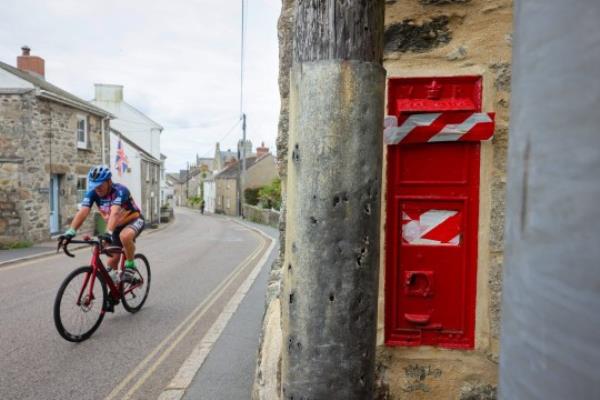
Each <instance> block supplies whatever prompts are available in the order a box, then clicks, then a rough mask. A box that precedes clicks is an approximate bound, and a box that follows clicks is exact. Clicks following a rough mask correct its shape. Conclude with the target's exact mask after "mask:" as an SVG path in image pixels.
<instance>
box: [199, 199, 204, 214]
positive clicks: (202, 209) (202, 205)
mask: <svg viewBox="0 0 600 400" xmlns="http://www.w3.org/2000/svg"><path fill="white" fill-rule="evenodd" d="M200 214H204V200H201V201H200Z"/></svg>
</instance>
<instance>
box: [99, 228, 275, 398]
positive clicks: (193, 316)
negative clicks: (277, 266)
mask: <svg viewBox="0 0 600 400" xmlns="http://www.w3.org/2000/svg"><path fill="white" fill-rule="evenodd" d="M261 239H262V237H261ZM263 244H264V241H263V243H261V244H260V245H259V246H258V247H257V248H256V250H255V251H254V252H252V254H250V255H249V256H248V257H246V259H244V261H242V262H241V263H240V264H239V265H238V266H237V267H236V268H235V269H234V270H233V271H232V272H231V273H230V274H229V276H228V277H227V278H226V279H224V280H223V281H222V282H221V283H220V284H219V285H218V286H217V287H216V288H215V289H214V290H213V291H212V292H211V293H210V294H209V295H208V297H207V298H206V299H205V300H204V301H203V302H202V303H200V304H199V305H198V307H196V308H195V309H194V310H193V311H192V312H191V313H190V314H189V315H188V317H187V318H186V319H185V320H184V321H183V322H182V323H181V324H179V325H178V326H177V327H176V328H175V329H174V330H173V331H172V332H171V333H170V334H169V335H168V336H167V337H166V338H165V339H164V340H163V341H162V342H161V343H160V344H159V345H158V346H156V347H155V348H154V350H153V351H152V352H151V353H150V354H149V355H148V356H147V357H146V358H145V359H144V360H142V362H140V363H139V364H138V366H137V367H136V368H135V369H134V370H133V371H131V372H130V373H129V374H128V375H127V376H126V377H125V378H124V379H123V380H122V381H121V383H120V384H119V385H117V386H116V387H115V388H114V389H113V391H112V392H110V393H109V395H108V396H107V397H106V398H105V400H111V399H115V398H117V397H116V396H117V395H118V394H119V393H120V392H121V391H123V390H124V388H125V387H126V386H127V385H128V384H130V383H131V381H133V379H134V378H135V377H136V376H137V375H138V374H139V373H140V372H141V371H142V370H143V369H144V368H145V367H146V365H147V364H148V363H149V362H150V361H151V360H152V359H153V358H154V357H155V356H156V355H157V354H158V353H159V352H160V350H161V349H162V348H163V347H164V346H165V345H166V344H167V343H169V342H171V340H173V338H174V337H175V336H176V335H177V334H178V333H179V331H182V332H181V333H180V334H179V336H178V337H177V338H176V339H175V340H174V341H173V342H172V343H171V345H170V346H169V347H168V348H167V349H166V350H165V351H164V352H163V353H162V355H161V356H160V357H159V358H158V359H157V360H156V361H155V362H154V364H152V365H151V366H150V367H148V370H147V371H146V373H144V375H142V377H141V378H140V379H139V380H138V381H137V383H136V384H135V385H134V386H133V387H132V388H130V390H129V391H128V392H127V393H126V394H125V395H124V396H123V397H120V398H121V399H128V398H129V397H130V396H131V395H132V394H133V393H134V392H135V390H137V389H138V388H139V387H140V386H141V385H142V384H143V383H144V382H145V381H146V380H147V379H148V377H149V376H150V375H151V373H152V372H154V370H155V369H156V367H157V366H158V365H159V364H160V363H161V362H162V361H163V360H164V359H165V358H166V357H167V356H168V355H169V354H170V353H171V352H172V351H173V349H174V348H175V346H176V345H177V344H178V343H179V342H180V341H181V340H182V339H183V338H184V337H185V335H186V334H187V333H188V332H189V331H190V330H191V329H192V327H193V326H194V325H195V324H196V323H197V322H198V320H200V318H201V317H202V316H203V315H204V314H205V313H206V312H207V311H208V310H209V309H210V307H211V306H212V304H213V303H214V302H215V301H216V300H217V299H218V298H219V296H220V295H221V294H222V293H223V292H224V291H225V289H226V288H227V286H228V285H229V283H231V282H232V281H233V280H235V278H236V277H237V276H238V275H239V274H240V273H241V271H242V270H243V269H244V267H245V266H246V265H247V264H248V263H249V262H250V261H251V260H252V259H253V258H254V257H256V255H257V254H258V253H259V252H260V250H261V248H262V247H263Z"/></svg>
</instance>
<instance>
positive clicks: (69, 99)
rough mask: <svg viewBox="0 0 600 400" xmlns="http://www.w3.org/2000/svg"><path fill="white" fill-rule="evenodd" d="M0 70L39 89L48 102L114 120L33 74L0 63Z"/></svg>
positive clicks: (103, 111) (105, 113)
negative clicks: (64, 104)
mask: <svg viewBox="0 0 600 400" xmlns="http://www.w3.org/2000/svg"><path fill="white" fill-rule="evenodd" d="M0 68H2V69H3V70H5V71H7V72H9V73H11V74H13V75H16V76H18V77H19V78H21V79H23V80H25V81H27V82H29V83H31V84H33V85H34V86H35V87H37V88H39V89H40V96H42V97H45V98H47V99H49V100H54V101H57V102H62V103H68V104H69V105H71V106H72V107H75V108H79V109H81V110H83V111H87V112H89V113H92V114H96V115H100V116H107V117H111V118H114V115H112V114H111V113H109V112H107V111H105V110H103V109H101V108H99V107H96V106H95V105H93V104H91V103H90V102H88V101H85V100H83V99H81V98H79V97H77V96H75V95H73V94H71V93H69V92H67V91H66V90H62V89H61V88H59V87H58V86H54V85H53V84H51V83H50V82H48V81H46V80H45V79H43V78H41V77H38V76H36V75H34V74H31V73H29V72H27V71H23V70H20V69H18V68H15V67H13V66H12V65H9V64H6V63H3V62H2V61H0Z"/></svg>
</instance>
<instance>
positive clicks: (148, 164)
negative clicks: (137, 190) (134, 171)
mask: <svg viewBox="0 0 600 400" xmlns="http://www.w3.org/2000/svg"><path fill="white" fill-rule="evenodd" d="M146 182H150V163H149V162H146Z"/></svg>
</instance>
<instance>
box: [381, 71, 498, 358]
mask: <svg viewBox="0 0 600 400" xmlns="http://www.w3.org/2000/svg"><path fill="white" fill-rule="evenodd" d="M481 89H482V88H481V78H480V77H471V76H469V77H444V78H407V79H403V78H391V79H389V81H388V114H389V116H388V117H386V121H385V131H384V135H385V143H386V145H387V150H388V152H387V154H388V158H387V215H386V288H385V293H386V295H385V300H386V307H385V313H386V315H385V343H386V344H387V345H390V346H394V345H404V346H419V345H435V346H440V347H446V348H472V347H473V346H474V331H475V295H476V278H477V236H478V209H479V169H480V151H479V149H480V141H481V140H487V139H489V138H490V137H491V136H492V134H493V130H494V115H493V114H491V113H482V112H481Z"/></svg>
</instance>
